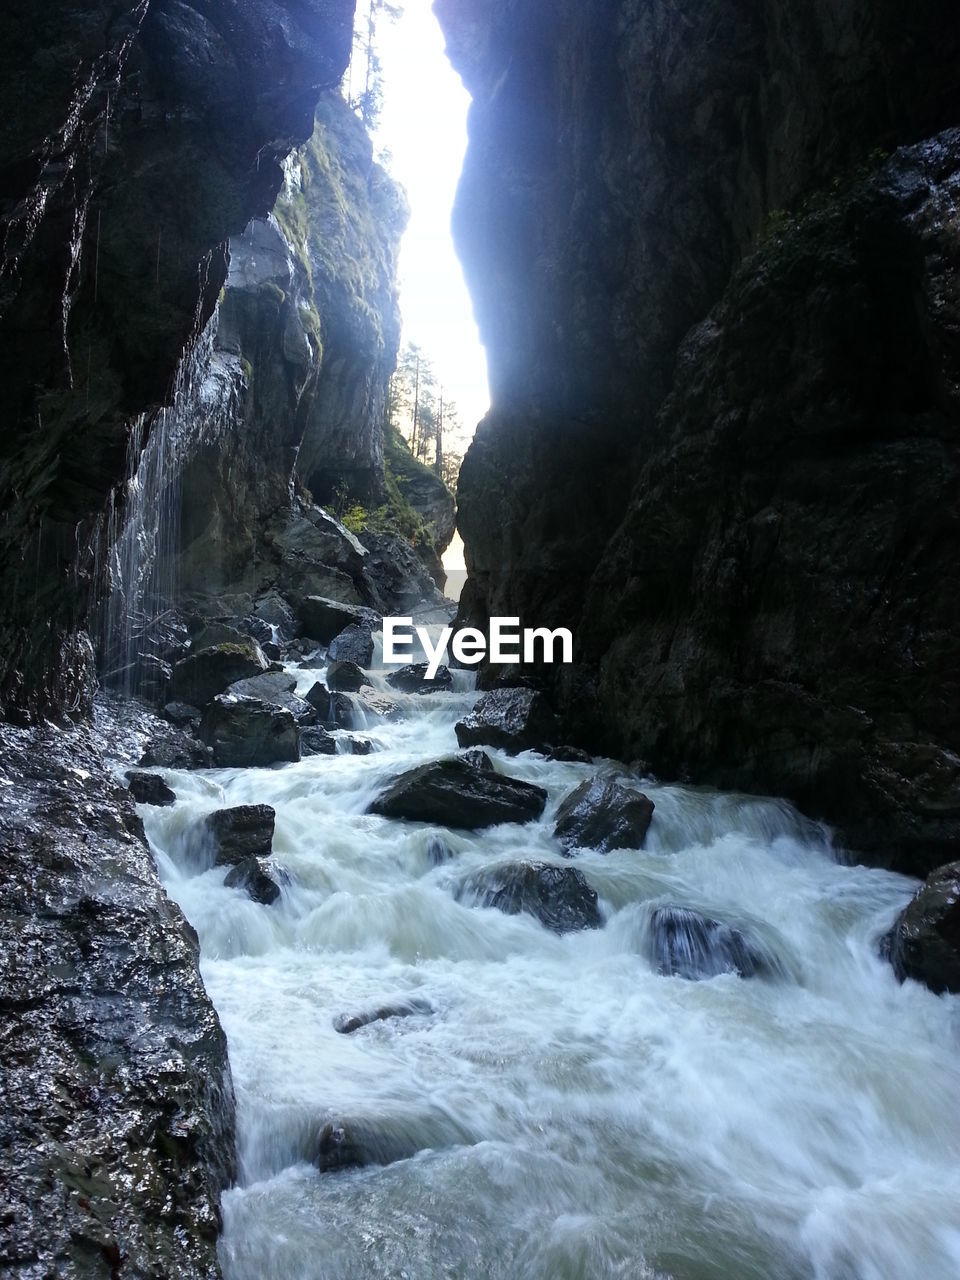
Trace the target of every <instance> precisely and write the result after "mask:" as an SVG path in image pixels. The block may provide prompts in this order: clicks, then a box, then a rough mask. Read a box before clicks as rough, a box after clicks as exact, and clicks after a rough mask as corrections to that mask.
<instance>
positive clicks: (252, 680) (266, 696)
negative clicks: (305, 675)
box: [227, 671, 315, 724]
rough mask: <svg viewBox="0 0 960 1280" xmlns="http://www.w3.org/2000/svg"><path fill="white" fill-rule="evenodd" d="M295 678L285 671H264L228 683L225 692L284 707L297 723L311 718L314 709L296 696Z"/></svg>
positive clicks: (237, 696)
mask: <svg viewBox="0 0 960 1280" xmlns="http://www.w3.org/2000/svg"><path fill="white" fill-rule="evenodd" d="M296 688H297V678H296V676H291V675H288V673H287V672H286V671H265V672H264V673H263V675H259V676H250V677H249V678H248V679H246V680H237V681H236V682H235V683H234V684H232V685H230V687H229V689H227V693H228V694H231V695H232V696H233V697H235V698H255V699H256V700H257V701H258V702H266V703H268V704H269V705H270V706H272V707H285V708H286V709H287V711H289V712H290V713H291V714H292V716H293V718H294V719H295V720H296V721H297V723H298V724H301V723H303V722H304V721H305V720H312V719H313V718H314V715H315V709H314V708H313V707H312V706H311V705H310V704H309V703H308V702H307V701H306V700H305V699H304V698H300V697H298V696H297V693H296Z"/></svg>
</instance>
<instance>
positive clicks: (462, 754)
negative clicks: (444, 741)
mask: <svg viewBox="0 0 960 1280" xmlns="http://www.w3.org/2000/svg"><path fill="white" fill-rule="evenodd" d="M457 759H458V760H462V761H463V763H464V764H468V765H469V766H470V768H471V769H480V770H482V771H483V772H484V773H496V769H494V767H493V761H492V760H491V759H490V757H489V756H488V755H487V753H486V752H485V751H481V750H480V748H479V747H472V748H471V749H470V750H469V751H458V752H457Z"/></svg>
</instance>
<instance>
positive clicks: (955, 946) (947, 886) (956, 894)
mask: <svg viewBox="0 0 960 1280" xmlns="http://www.w3.org/2000/svg"><path fill="white" fill-rule="evenodd" d="M886 949H887V951H888V954H889V957H890V962H891V964H892V965H893V968H894V971H895V972H896V974H897V977H898V978H899V979H900V981H901V982H902V981H903V980H904V979H905V978H915V979H916V980H917V982H923V983H925V984H926V985H927V986H928V987H929V988H930V990H931V991H936V992H937V993H938V994H939V993H941V992H944V991H950V992H953V993H954V994H957V993H960V862H950V863H948V864H947V865H946V866H945V867H938V868H937V870H936V871H932V872H931V873H930V875H929V876H927V879H926V882H925V883H924V884H923V886H922V887H921V888H920V889H919V890H918V891H917V893H916V895H915V896H914V898H913V900H912V901H911V902H910V903H908V905H907V906H906V907H905V908H904V910H903V911H902V912H901V914H900V916H899V918H898V919H897V922H896V924H895V925H894V926H893V929H892V931H891V933H890V934H889V935H888V938H887V939H886Z"/></svg>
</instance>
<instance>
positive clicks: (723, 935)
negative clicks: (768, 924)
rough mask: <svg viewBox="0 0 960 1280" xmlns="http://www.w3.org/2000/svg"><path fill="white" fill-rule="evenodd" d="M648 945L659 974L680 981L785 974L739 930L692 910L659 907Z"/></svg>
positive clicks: (648, 938) (648, 952)
mask: <svg viewBox="0 0 960 1280" xmlns="http://www.w3.org/2000/svg"><path fill="white" fill-rule="evenodd" d="M646 942H647V954H648V956H649V958H650V960H651V961H652V963H653V964H655V965H656V966H657V969H658V971H659V972H660V973H662V974H666V975H670V974H673V975H675V976H676V977H678V978H691V979H696V978H714V977H716V976H717V974H720V973H736V974H738V975H739V976H740V977H741V978H753V977H759V976H764V975H770V974H776V973H780V972H782V966H781V965H780V963H779V962H778V961H777V959H776V958H775V957H774V956H772V955H770V954H769V953H768V952H767V951H766V950H765V949H764V948H763V947H761V946H760V945H759V944H758V943H757V942H755V941H754V940H752V939H749V938H747V937H746V936H745V935H744V934H743V933H741V931H740V930H739V929H735V928H734V927H733V926H732V925H729V924H725V923H724V922H723V921H720V920H712V919H710V917H709V916H705V915H701V914H700V912H699V911H692V910H691V909H690V908H689V907H672V906H671V907H658V908H657V909H656V910H655V911H654V912H653V915H652V916H651V917H650V925H649V929H648V931H647V939H646Z"/></svg>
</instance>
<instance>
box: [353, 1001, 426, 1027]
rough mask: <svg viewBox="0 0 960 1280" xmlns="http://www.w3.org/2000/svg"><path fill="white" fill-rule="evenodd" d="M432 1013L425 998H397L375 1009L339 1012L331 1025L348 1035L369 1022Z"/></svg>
mask: <svg viewBox="0 0 960 1280" xmlns="http://www.w3.org/2000/svg"><path fill="white" fill-rule="evenodd" d="M426 1013H433V1005H431V1004H430V1003H429V1002H428V1001H426V1000H420V999H411V1000H398V1001H396V1002H395V1003H393V1004H384V1005H380V1007H379V1008H377V1009H368V1010H366V1011H365V1012H364V1013H341V1014H340V1015H339V1017H336V1018H334V1020H333V1027H334V1030H335V1031H339V1032H340V1034H341V1035H343V1036H349V1035H351V1034H352V1033H353V1032H354V1031H359V1030H360V1028H361V1027H367V1026H369V1025H370V1023H371V1022H386V1021H387V1020H388V1019H389V1018H410V1017H413V1016H414V1015H415V1014H426Z"/></svg>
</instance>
